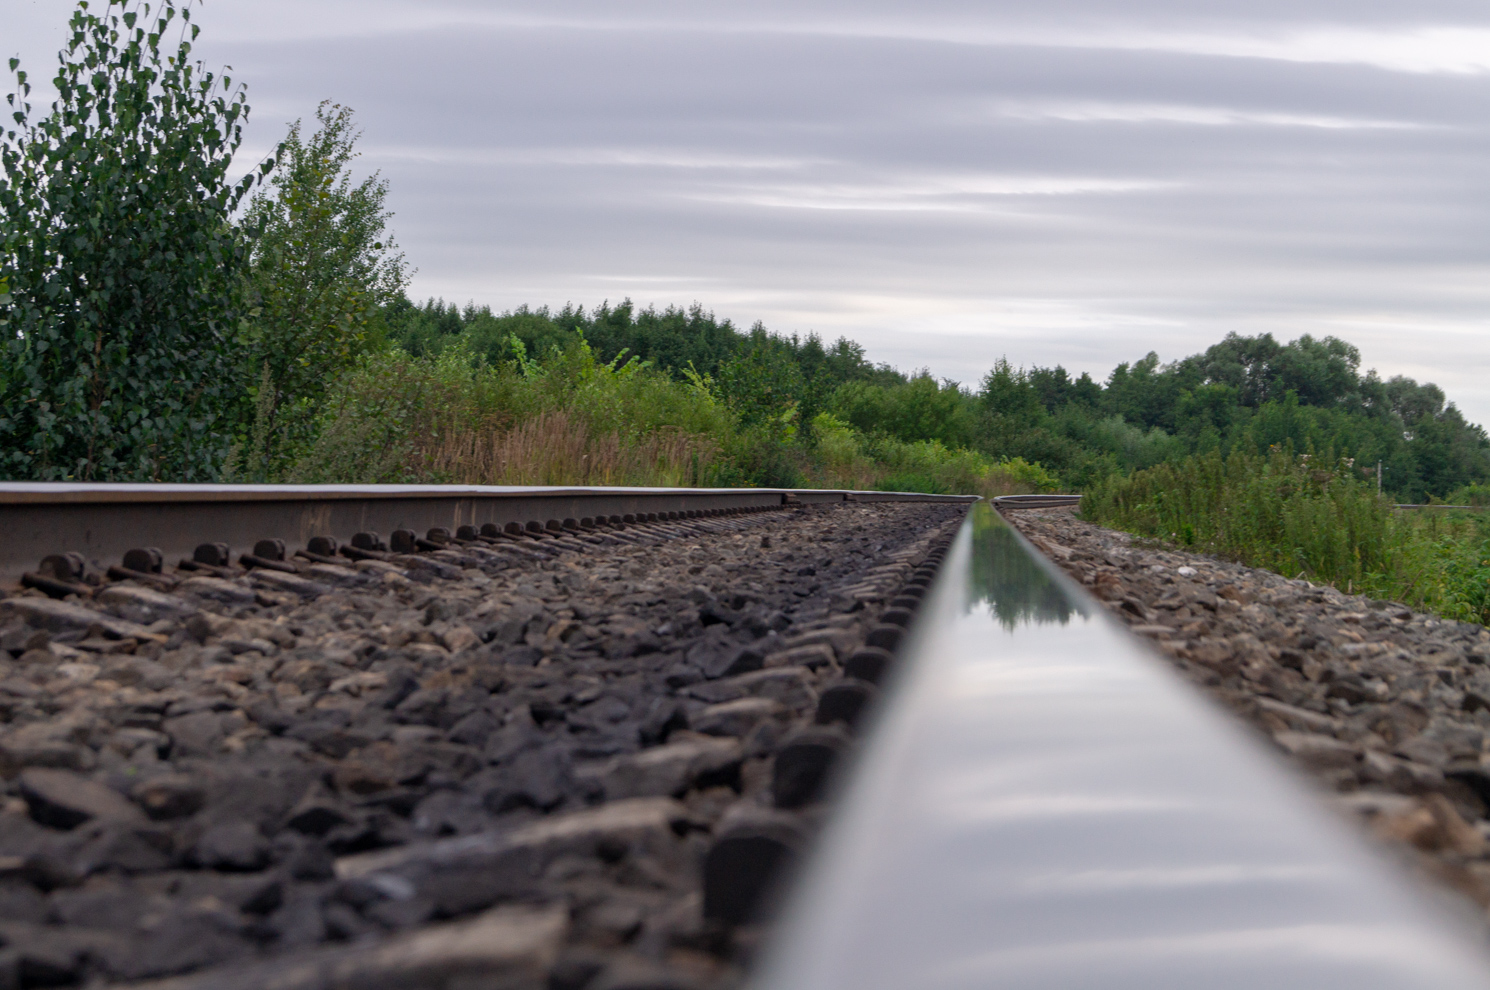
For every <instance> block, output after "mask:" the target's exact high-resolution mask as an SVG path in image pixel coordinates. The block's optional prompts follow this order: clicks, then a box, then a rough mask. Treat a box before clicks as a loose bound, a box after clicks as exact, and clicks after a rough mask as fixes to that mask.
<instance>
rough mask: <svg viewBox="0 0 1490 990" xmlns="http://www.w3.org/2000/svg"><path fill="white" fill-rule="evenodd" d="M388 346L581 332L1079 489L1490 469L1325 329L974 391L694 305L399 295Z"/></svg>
mask: <svg viewBox="0 0 1490 990" xmlns="http://www.w3.org/2000/svg"><path fill="white" fill-rule="evenodd" d="M384 320H385V323H386V326H387V333H388V335H389V341H390V342H391V343H393V344H394V345H396V346H398V347H400V348H402V349H403V350H404V351H406V352H407V353H409V354H411V355H415V356H423V355H431V356H432V355H437V354H439V353H441V352H442V351H443V350H444V349H446V348H447V347H450V346H452V345H453V344H459V346H461V347H463V348H466V349H468V350H469V351H470V352H471V353H472V354H475V355H479V356H480V357H481V358H482V359H483V360H486V361H488V362H491V363H493V364H497V363H501V362H503V361H510V360H513V359H514V358H515V357H516V356H517V349H519V348H520V349H521V350H523V351H524V352H525V353H527V354H545V353H552V352H557V351H562V350H564V349H566V348H568V347H570V346H572V345H573V343H574V342H575V341H576V340H577V339H579V338H580V337H581V336H582V337H583V338H584V340H586V341H588V343H589V345H590V346H591V347H593V348H594V350H595V353H596V355H597V356H598V357H599V358H600V359H601V360H602V361H610V360H615V359H617V358H618V357H622V356H628V357H636V358H639V359H641V360H644V361H647V362H649V363H650V364H652V365H653V366H655V367H657V368H659V369H661V370H663V371H665V372H666V373H668V374H670V375H672V376H674V377H675V378H677V379H679V380H684V379H686V378H687V377H688V376H689V375H691V374H699V375H702V376H705V377H706V378H707V379H709V380H710V381H711V382H713V383H715V384H716V386H717V388H718V390H719V391H720V393H721V394H722V395H723V396H724V397H726V399H727V401H728V403H729V405H730V406H731V407H732V408H734V409H736V410H737V411H739V412H740V414H741V415H742V417H743V418H744V420H745V421H746V422H750V423H758V422H762V421H766V420H770V419H772V418H780V417H787V418H788V419H789V420H792V421H794V422H796V423H799V424H801V426H802V432H803V436H802V446H803V448H804V450H811V449H813V448H814V445H815V443H816V441H817V440H818V437H817V436H816V435H815V434H814V432H813V431H814V426H813V424H814V423H817V422H820V417H822V416H824V415H827V416H828V417H830V418H831V421H832V423H834V424H837V426H839V427H844V426H846V427H849V428H851V429H852V430H853V431H855V432H856V433H857V434H859V435H860V436H862V437H864V438H889V439H893V440H895V441H899V442H904V443H916V442H923V443H924V442H935V443H938V444H940V445H942V446H943V447H945V448H947V449H949V450H955V449H966V450H970V451H975V452H977V453H979V454H982V455H984V456H986V457H991V458H1019V459H1021V460H1023V461H1026V462H1030V463H1037V464H1039V465H1041V466H1042V467H1043V468H1044V469H1046V470H1047V471H1049V472H1051V473H1053V474H1055V475H1057V476H1059V478H1060V479H1061V481H1062V482H1064V483H1065V484H1066V485H1067V486H1069V487H1073V488H1078V489H1079V488H1085V487H1089V486H1091V485H1092V484H1094V483H1096V482H1097V481H1099V480H1101V479H1103V478H1106V477H1109V476H1111V475H1113V474H1126V473H1129V472H1132V471H1134V470H1139V469H1143V468H1147V467H1152V466H1154V465H1157V464H1163V463H1170V462H1175V461H1177V460H1180V459H1182V458H1184V457H1187V456H1190V455H1194V454H1207V453H1216V454H1219V455H1221V456H1223V457H1224V456H1227V455H1229V454H1231V453H1233V452H1239V453H1250V454H1264V453H1266V452H1268V451H1269V450H1272V449H1275V448H1281V447H1282V446H1283V445H1285V444H1288V443H1291V444H1292V445H1293V446H1294V448H1296V449H1297V450H1299V451H1301V452H1304V451H1310V450H1312V451H1317V452H1319V453H1320V454H1321V455H1324V454H1328V455H1329V456H1330V457H1331V458H1332V459H1333V458H1336V457H1343V458H1346V459H1348V460H1350V461H1352V462H1353V465H1354V466H1353V470H1356V471H1357V472H1358V473H1360V474H1361V475H1362V477H1363V478H1367V477H1369V478H1371V479H1374V477H1375V474H1376V469H1377V464H1378V462H1380V464H1381V468H1382V482H1383V490H1384V491H1385V492H1387V493H1389V494H1391V495H1392V496H1393V497H1395V498H1397V499H1399V500H1403V501H1414V502H1416V501H1426V500H1428V499H1429V498H1432V497H1440V498H1441V497H1444V496H1447V495H1449V494H1450V493H1452V492H1454V491H1455V490H1457V489H1460V488H1463V487H1464V486H1468V485H1475V484H1483V483H1484V482H1485V481H1486V480H1487V479H1490V440H1487V437H1486V434H1485V431H1484V430H1483V429H1482V428H1480V427H1479V426H1477V425H1474V424H1471V423H1468V422H1467V421H1466V420H1465V419H1464V417H1463V415H1462V414H1461V413H1460V412H1459V410H1458V409H1457V408H1455V407H1454V406H1453V405H1452V404H1451V403H1448V402H1447V401H1446V398H1445V396H1444V393H1443V391H1442V390H1441V389H1440V388H1438V386H1436V385H1433V384H1431V383H1425V384H1419V383H1418V382H1416V381H1414V380H1412V379H1410V378H1404V377H1401V376H1397V377H1393V378H1391V379H1388V380H1385V381H1384V380H1382V379H1381V378H1380V377H1378V376H1377V374H1376V373H1375V372H1374V371H1368V372H1365V373H1362V372H1361V370H1360V353H1359V352H1358V351H1357V350H1356V348H1354V347H1352V346H1351V345H1350V344H1348V343H1346V342H1344V341H1341V340H1338V339H1336V338H1333V337H1327V338H1324V339H1323V340H1316V339H1314V338H1312V337H1310V336H1307V335H1306V336H1302V337H1300V338H1299V339H1297V340H1294V341H1291V342H1289V343H1279V342H1278V341H1276V340H1275V339H1274V338H1273V337H1272V336H1271V335H1270V334H1261V335H1258V336H1253V337H1247V336H1241V335H1238V334H1230V335H1228V336H1227V337H1226V338H1225V339H1224V340H1222V341H1221V342H1219V343H1217V344H1215V345H1213V346H1211V347H1209V348H1207V349H1206V350H1205V351H1204V352H1203V353H1200V354H1195V355H1192V356H1190V357H1186V358H1183V359H1181V360H1178V361H1174V362H1172V363H1170V364H1161V363H1160V360H1159V357H1158V355H1156V354H1154V353H1149V354H1148V355H1146V356H1145V357H1144V358H1142V359H1141V360H1138V361H1135V362H1132V363H1124V364H1120V365H1119V366H1118V367H1116V368H1114V369H1113V370H1112V372H1111V373H1110V374H1109V375H1108V376H1107V378H1106V379H1105V380H1103V381H1101V382H1098V381H1096V380H1094V379H1093V378H1092V377H1091V376H1090V375H1088V374H1085V373H1083V374H1081V375H1079V376H1075V377H1073V376H1072V375H1070V374H1069V373H1068V372H1067V371H1066V370H1065V369H1064V368H1062V367H1060V366H1056V367H1054V368H1041V367H1034V368H1029V369H1024V368H1016V367H1014V366H1013V365H1011V364H1010V363H1009V362H1007V361H1001V362H999V363H998V364H997V365H995V367H994V368H992V369H991V370H990V371H989V372H988V373H987V374H986V375H984V376H983V378H982V380H981V382H980V384H979V386H978V387H977V388H976V389H972V388H964V387H962V386H960V385H958V384H956V383H952V382H947V381H937V380H936V379H934V378H932V377H931V376H930V375H928V374H926V373H924V372H922V373H919V374H911V375H906V374H904V373H902V372H900V371H898V370H896V369H894V368H891V367H889V366H888V365H884V364H874V363H872V362H870V361H869V360H868V359H866V357H865V355H864V350H863V348H862V347H860V346H859V345H858V344H856V343H854V342H852V341H849V340H846V339H842V338H840V339H839V340H837V341H836V342H834V343H833V344H832V345H825V344H824V343H823V341H822V340H821V339H820V338H819V337H817V336H816V335H813V334H809V335H807V336H806V337H805V338H803V337H799V336H790V337H788V336H782V335H779V334H772V333H769V332H767V331H766V330H765V328H764V327H762V326H761V325H760V324H759V323H757V324H756V325H755V326H753V327H752V328H750V329H749V330H748V331H746V330H741V329H739V328H737V327H736V326H734V325H733V324H732V323H731V322H730V321H729V320H719V319H717V318H716V317H715V316H714V315H713V314H712V313H709V312H707V311H706V310H704V309H703V308H702V307H701V306H698V305H694V306H693V307H691V308H689V309H681V308H676V307H671V308H667V309H662V310H658V309H653V308H649V309H642V310H638V309H636V308H635V307H634V306H633V305H632V304H631V303H630V302H629V301H626V302H622V303H621V304H619V305H616V306H611V305H609V304H605V305H601V306H600V307H597V308H595V309H593V310H588V311H587V310H586V309H584V308H583V307H576V306H566V307H564V308H563V309H560V310H551V309H548V308H537V309H531V308H527V307H523V308H519V309H517V310H514V311H511V312H506V313H494V312H493V311H492V310H491V309H490V308H489V307H477V306H474V305H468V306H465V307H463V308H462V307H457V306H454V305H451V304H447V303H445V302H444V301H442V300H429V301H427V302H425V303H424V304H423V305H414V304H412V303H410V302H409V301H408V300H407V299H402V298H400V299H398V300H396V301H394V302H393V303H391V304H390V305H389V306H388V307H387V308H386V309H385V311H384Z"/></svg>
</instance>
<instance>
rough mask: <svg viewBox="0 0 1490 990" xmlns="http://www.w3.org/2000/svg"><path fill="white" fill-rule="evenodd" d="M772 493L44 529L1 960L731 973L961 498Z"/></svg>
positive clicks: (321, 973) (745, 956)
mask: <svg viewBox="0 0 1490 990" xmlns="http://www.w3.org/2000/svg"><path fill="white" fill-rule="evenodd" d="M866 497H868V496H866ZM738 501H739V498H738V497H736V498H735V502H738ZM764 502H765V504H757V505H753V506H748V505H738V504H736V505H734V506H733V507H728V508H725V507H713V508H711V507H710V505H709V502H708V500H707V499H702V500H701V501H698V502H697V503H696V504H697V507H695V508H689V509H682V510H671V511H670V512H665V513H646V512H631V513H625V514H614V515H612V514H605V513H603V512H600V511H596V512H593V513H592V514H580V515H576V516H573V517H566V518H559V519H554V520H552V521H550V520H549V519H548V518H535V519H533V520H531V521H530V522H529V521H515V520H509V521H508V522H505V523H493V522H488V523H484V524H479V525H478V524H475V523H466V524H463V525H459V526H444V527H438V526H437V527H434V528H423V529H420V530H414V529H398V530H393V531H385V532H382V533H375V532H372V531H371V530H370V529H367V530H363V531H360V532H337V531H335V530H333V529H330V528H328V529H326V530H324V531H320V532H310V533H304V531H303V529H302V533H303V535H302V538H301V540H300V541H298V542H296V541H288V540H285V539H283V537H285V536H286V535H287V533H286V532H285V531H279V532H275V531H265V532H261V533H260V534H259V537H260V538H258V539H256V540H254V541H253V543H252V545H245V543H244V541H243V540H242V539H241V534H239V535H235V536H234V537H233V538H232V539H231V540H230V541H229V538H228V537H225V536H221V535H219V534H218V533H216V532H213V531H211V530H210V528H208V529H206V530H203V531H200V532H198V533H196V534H194V535H192V536H191V539H192V540H194V541H195V545H194V546H193V548H192V549H191V551H190V552H189V553H187V554H184V555H181V556H177V555H176V554H175V553H174V552H171V551H169V550H168V551H167V552H161V551H158V550H154V549H152V548H151V547H150V546H144V545H142V546H134V547H130V548H129V549H128V550H127V551H126V552H123V553H120V554H118V555H117V556H115V557H113V558H111V559H97V558H90V556H89V555H88V554H87V553H86V552H79V550H80V548H79V547H78V546H75V545H68V544H67V543H65V542H64V543H60V544H59V545H56V546H53V547H51V548H50V549H49V550H48V552H47V553H46V554H44V555H42V556H44V559H41V557H38V558H35V559H33V560H32V561H31V563H30V564H29V565H27V566H26V569H25V570H24V573H23V574H22V576H21V578H20V580H19V581H17V582H14V583H13V584H12V585H11V586H10V587H9V588H8V589H7V590H6V595H5V597H4V598H0V651H3V652H0V718H3V729H0V773H3V780H4V791H5V803H4V806H3V808H0V942H3V947H0V986H22V987H26V986H56V985H70V984H87V985H98V984H113V983H136V982H139V983H142V984H144V985H151V986H157V985H158V986H161V987H165V986H170V987H173V988H188V987H191V988H195V987H201V988H207V987H214V988H222V987H245V988H247V987H259V986H266V985H273V986H275V987H281V988H287V990H288V988H297V990H298V988H306V990H310V988H330V987H353V986H357V987H387V988H400V987H410V988H413V987H421V988H422V987H454V986H462V987H466V986H471V987H477V986H480V987H487V986H491V987H497V986H500V987H504V988H507V987H511V988H526V987H532V988H535V990H539V988H554V990H561V988H562V990H569V988H573V990H579V988H596V990H599V988H605V990H624V988H628V987H630V988H637V990H640V988H643V987H647V988H655V987H676V988H686V987H699V988H708V987H723V986H734V985H736V984H737V983H738V982H739V980H740V977H741V973H742V967H743V966H744V965H745V964H747V963H748V961H749V959H750V957H751V952H752V950H753V949H754V947H755V946H756V944H757V942H758V941H759V939H760V937H761V931H762V921H763V919H764V918H765V917H766V914H765V912H766V906H767V905H768V904H769V903H770V897H771V884H772V881H773V878H775V877H778V876H780V875H781V874H782V872H783V871H784V869H785V868H786V867H788V866H789V864H790V863H791V862H792V861H793V860H794V859H795V858H797V857H799V856H800V855H801V854H802V853H803V851H804V849H805V847H806V845H807V843H808V841H809V840H810V838H811V836H812V834H813V832H814V829H815V827H816V824H817V822H818V820H819V819H820V818H821V817H822V799H823V794H824V786H825V782H826V781H827V780H828V778H829V775H830V773H831V771H832V768H833V767H834V765H835V763H837V762H839V761H840V760H841V759H842V757H843V756H844V755H845V754H846V753H848V752H849V751H850V750H851V749H852V748H853V747H854V745H855V726H856V724H860V723H861V720H862V717H863V715H864V713H865V712H867V711H868V710H869V709H870V708H871V707H872V706H873V704H874V702H875V699H876V694H877V687H876V684H877V682H879V681H880V680H881V679H882V677H883V676H884V675H885V673H886V672H887V670H888V669H889V667H890V666H891V664H892V663H893V660H894V651H895V648H896V646H897V644H898V642H899V639H900V636H901V632H902V630H903V629H904V628H905V627H906V626H907V624H908V623H909V622H910V621H911V618H912V616H913V615H914V614H915V611H916V608H917V605H918V603H919V601H920V597H921V595H922V594H923V593H924V590H925V588H926V587H927V584H928V581H929V578H930V576H931V575H933V574H934V573H935V572H936V569H937V566H938V564H939V562H940V560H941V557H942V555H943V554H944V553H945V549H946V546H947V544H948V543H949V541H950V539H951V537H952V535H953V534H954V533H955V532H956V529H957V527H958V526H959V525H960V523H961V521H962V519H963V516H964V515H965V512H966V505H965V504H961V503H959V502H956V501H952V500H942V501H931V500H920V501H914V500H904V501H854V500H847V499H845V497H844V495H843V493H835V497H834V498H833V499H832V501H831V502H830V503H828V504H810V503H811V499H810V498H809V493H802V498H801V500H800V501H799V500H798V499H797V498H796V497H795V496H793V495H791V494H790V493H775V494H771V495H769V497H768V498H766V499H765V500H764ZM804 502H805V503H809V504H803V503H804ZM83 508H85V509H86V506H85V507H83ZM221 510H222V507H221V506H219V507H218V508H216V509H213V510H212V512H221ZM162 511H168V510H162ZM365 515H366V514H365V513H364V516H365ZM669 516H670V517H669ZM213 518H217V517H213ZM302 518H303V517H302ZM315 518H320V519H327V518H329V516H328V515H326V514H324V513H323V514H322V515H321V516H319V517H315ZM190 519H191V516H190V514H189V513H187V514H185V515H183V516H182V517H181V519H180V520H179V521H178V524H177V528H178V529H181V530H182V531H183V532H184V530H185V529H188V528H190ZM67 525H71V523H69V524H67ZM100 525H102V524H100ZM141 527H142V530H141V531H142V532H143V531H147V530H148V527H147V526H145V524H141ZM59 531H66V532H72V530H68V529H67V527H66V526H65V525H61V524H59ZM45 535H46V534H45V533H42V534H40V535H37V534H31V535H30V536H28V537H27V538H28V539H31V540H33V541H34V540H44V539H45ZM127 537H128V534H118V533H111V534H109V538H110V539H115V540H118V539H127ZM184 538H185V537H184V536H183V535H182V534H181V533H176V534H174V536H173V539H176V540H177V541H178V543H179V541H180V540H181V539H184ZM90 540H92V541H93V542H92V543H90V544H89V546H91V547H96V546H99V545H101V544H100V542H99V540H100V538H99V537H98V536H97V535H96V534H95V535H93V536H90ZM216 540H224V541H225V542H221V543H219V542H215V541H216ZM178 561H179V562H178Z"/></svg>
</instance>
